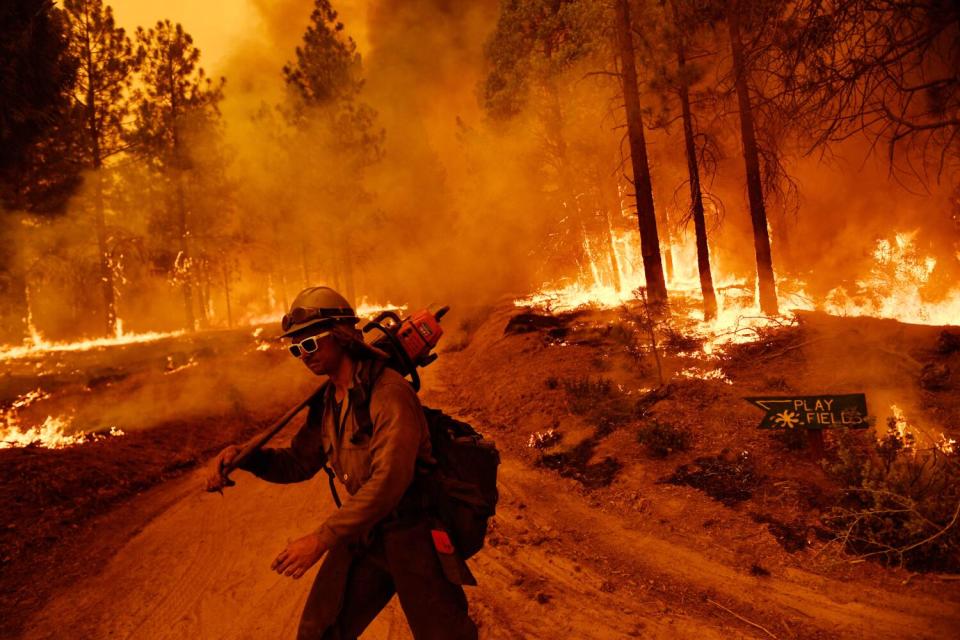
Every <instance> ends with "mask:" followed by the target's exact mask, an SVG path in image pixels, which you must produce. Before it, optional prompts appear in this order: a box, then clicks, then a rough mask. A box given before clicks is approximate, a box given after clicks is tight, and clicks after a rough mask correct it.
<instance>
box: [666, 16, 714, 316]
mask: <svg viewBox="0 0 960 640" xmlns="http://www.w3.org/2000/svg"><path fill="white" fill-rule="evenodd" d="M671 4H672V5H673V20H674V25H676V26H677V28H678V31H679V29H680V19H679V15H678V12H677V5H676V0H674V2H673V3H671ZM686 67H687V55H686V47H685V46H684V42H683V35H682V33H678V35H677V69H678V76H679V77H680V110H681V112H682V114H683V140H684V145H685V147H686V152H687V173H688V174H689V177H690V206H691V210H692V213H693V229H694V232H695V234H696V239H697V271H698V272H699V274H700V291H701V293H702V295H703V318H704V320H712V319H713V318H716V317H717V294H716V292H715V291H714V289H713V273H712V272H711V270H710V247H709V245H708V244H707V221H706V218H705V217H704V214H703V191H702V190H701V188H700V166H699V163H698V162H697V144H696V141H695V140H694V137H693V114H692V113H691V111H690V87H689V86H688V85H687V74H686Z"/></svg>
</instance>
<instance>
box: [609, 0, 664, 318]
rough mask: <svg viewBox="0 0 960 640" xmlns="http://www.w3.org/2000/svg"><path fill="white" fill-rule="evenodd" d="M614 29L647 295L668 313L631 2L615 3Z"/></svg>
mask: <svg viewBox="0 0 960 640" xmlns="http://www.w3.org/2000/svg"><path fill="white" fill-rule="evenodd" d="M615 28H616V34H617V41H618V45H619V58H620V79H621V84H622V87H623V97H624V102H625V107H626V112H627V138H628V140H629V143H630V160H631V163H632V165H633V185H634V192H635V196H636V201H637V224H638V226H639V228H640V251H641V254H642V256H643V270H644V275H645V277H646V282H647V295H648V296H649V300H650V302H651V303H652V304H653V305H654V307H656V308H658V309H657V310H658V312H660V311H662V310H665V305H666V303H667V285H666V281H665V279H664V276H663V262H662V261H661V258H660V237H659V235H658V232H657V218H656V212H655V210H654V207H653V185H652V182H651V179H650V167H649V164H648V162H647V147H646V141H645V139H644V132H643V112H642V111H641V109H640V93H639V87H638V84H637V83H638V80H637V69H636V60H635V55H634V46H633V24H632V22H631V20H630V6H629V0H616V17H615Z"/></svg>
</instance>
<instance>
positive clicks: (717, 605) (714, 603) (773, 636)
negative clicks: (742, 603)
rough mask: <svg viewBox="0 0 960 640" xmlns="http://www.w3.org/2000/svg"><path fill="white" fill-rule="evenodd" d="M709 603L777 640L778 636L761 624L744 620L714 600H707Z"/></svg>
mask: <svg viewBox="0 0 960 640" xmlns="http://www.w3.org/2000/svg"><path fill="white" fill-rule="evenodd" d="M707 602H709V603H710V604H712V605H713V606H715V607H719V608H721V609H723V610H724V611H726V612H727V613H729V614H730V615H732V616H733V617H734V618H736V619H737V620H740V621H742V622H746V623H747V624H749V625H750V626H751V627H756V628H757V629H760V631H763V632H764V633H765V634H767V635H768V636H770V637H771V638H773V640H777V636H775V635H773V634H772V633H770V631H769V630H768V629H767V628H766V627H762V626H760V625H759V624H757V623H756V622H752V621H750V620H747V619H746V618H744V617H743V616H741V615H740V614H739V613H736V612H734V611H731V610H730V609H727V608H726V607H725V606H723V605H722V604H718V603H716V602H714V601H713V600H711V599H710V598H707Z"/></svg>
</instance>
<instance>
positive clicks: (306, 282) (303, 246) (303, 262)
mask: <svg viewBox="0 0 960 640" xmlns="http://www.w3.org/2000/svg"><path fill="white" fill-rule="evenodd" d="M300 269H301V271H302V275H303V288H304V289H306V288H307V287H309V286H310V267H309V265H308V264H307V239H306V238H300Z"/></svg>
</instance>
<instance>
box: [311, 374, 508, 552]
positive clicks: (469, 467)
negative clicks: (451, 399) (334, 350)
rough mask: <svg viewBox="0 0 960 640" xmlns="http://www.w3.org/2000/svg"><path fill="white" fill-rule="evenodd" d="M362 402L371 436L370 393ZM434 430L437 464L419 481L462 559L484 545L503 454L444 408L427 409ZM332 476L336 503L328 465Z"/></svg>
mask: <svg viewBox="0 0 960 640" xmlns="http://www.w3.org/2000/svg"><path fill="white" fill-rule="evenodd" d="M382 370H383V367H382V366H381V367H375V368H374V370H373V371H371V372H370V378H369V381H368V382H367V384H368V385H369V388H371V389H372V387H373V385H374V384H375V383H376V380H377V378H378V377H379V374H380V373H381V372H382ZM362 400H363V401H360V402H351V403H350V404H351V406H352V407H353V412H354V419H355V420H356V422H357V427H358V431H359V432H360V433H365V434H366V435H371V434H372V433H373V420H372V419H371V418H370V393H369V390H365V393H364V397H363V399H362ZM423 413H424V417H425V418H426V420H427V426H428V427H429V429H430V444H431V449H432V454H433V458H434V459H435V460H436V461H437V464H436V466H435V467H432V468H430V469H420V472H421V475H420V477H419V479H420V480H421V484H420V485H419V486H421V487H423V489H424V491H425V493H426V494H427V496H426V497H427V498H428V502H429V507H430V508H432V509H433V510H434V511H435V512H436V515H437V517H438V518H439V519H440V521H441V522H442V524H443V525H444V526H445V527H446V529H447V531H448V532H449V534H450V536H451V538H452V539H453V544H454V547H455V548H456V549H457V552H458V553H459V555H460V557H461V558H463V559H467V558H470V557H471V556H473V555H474V554H475V553H477V551H479V550H480V549H482V548H483V541H484V538H486V535H487V524H488V521H489V520H490V517H491V516H492V515H494V513H495V512H496V507H497V501H498V499H499V493H498V491H497V467H498V466H499V465H500V452H499V451H497V447H496V445H495V444H494V443H493V442H492V441H490V440H487V439H486V438H484V437H483V436H482V435H480V434H479V433H478V432H477V431H476V430H475V429H474V428H473V427H471V426H470V425H469V424H467V423H466V422H461V421H460V420H456V419H455V418H452V417H450V416H448V415H447V414H445V413H444V412H443V411H440V410H439V409H431V408H429V407H423ZM324 471H326V473H327V476H328V477H329V480H330V491H331V492H332V493H333V499H334V502H336V504H337V506H338V507H339V506H340V498H339V496H338V495H337V490H336V488H335V487H334V484H333V478H334V473H333V471H332V470H331V469H330V468H329V467H327V466H326V465H324Z"/></svg>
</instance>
